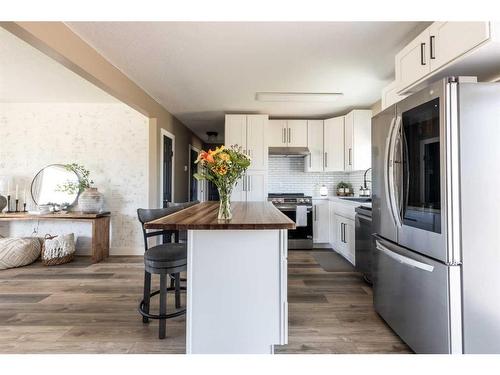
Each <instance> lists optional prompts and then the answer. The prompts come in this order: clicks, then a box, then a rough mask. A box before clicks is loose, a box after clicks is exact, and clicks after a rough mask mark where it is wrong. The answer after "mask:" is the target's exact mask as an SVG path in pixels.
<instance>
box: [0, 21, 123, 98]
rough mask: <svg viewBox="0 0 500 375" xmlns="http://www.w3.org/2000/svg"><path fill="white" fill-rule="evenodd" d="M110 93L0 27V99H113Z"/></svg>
mask: <svg viewBox="0 0 500 375" xmlns="http://www.w3.org/2000/svg"><path fill="white" fill-rule="evenodd" d="M116 101H117V100H116V99H115V98H113V97H112V96H110V95H108V94H106V93H105V92H104V91H102V90H101V89H99V88H98V87H96V86H94V85H93V84H91V83H90V82H88V81H86V80H85V79H83V78H81V77H80V76H78V75H77V74H75V73H73V72H72V71H70V70H69V69H67V68H66V67H64V66H63V65H61V64H60V63H58V62H57V61H55V60H53V59H52V58H50V57H48V56H47V55H45V54H44V53H42V52H40V51H39V50H37V49H36V48H34V47H32V46H30V45H29V44H27V43H26V42H24V41H23V40H21V39H19V38H18V37H16V36H15V35H13V34H11V33H9V32H8V31H7V30H5V29H3V28H1V27H0V102H11V103H23V102H28V103H30V102H31V103H42V102H65V103H71V102H78V103H89V102H90V103H107V102H116Z"/></svg>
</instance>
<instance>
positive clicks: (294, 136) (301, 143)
mask: <svg viewBox="0 0 500 375" xmlns="http://www.w3.org/2000/svg"><path fill="white" fill-rule="evenodd" d="M287 127H288V129H287V141H288V147H307V120H287Z"/></svg>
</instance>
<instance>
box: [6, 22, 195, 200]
mask: <svg viewBox="0 0 500 375" xmlns="http://www.w3.org/2000/svg"><path fill="white" fill-rule="evenodd" d="M0 26H2V27H4V28H5V29H7V30H8V31H10V32H12V33H13V34H15V35H16V36H18V37H19V38H21V39H23V40H24V41H26V42H28V43H29V44H31V45H32V46H34V47H35V48H37V49H39V50H40V51H42V52H44V53H45V54H47V55H48V56H50V57H52V58H54V59H55V60H57V61H59V62H60V63H61V64H63V65H64V66H66V67H67V68H68V69H70V70H72V71H73V72H75V73H77V74H78V75H80V76H82V77H83V78H85V79H86V80H88V81H90V82H92V83H93V84H95V85H96V86H98V87H100V88H101V89H103V90H104V91H106V92H107V93H109V94H110V95H113V96H114V97H116V98H117V99H119V100H120V101H122V102H123V103H125V104H127V105H129V106H131V107H132V108H134V109H136V110H137V111H139V112H141V113H142V114H144V115H145V116H147V117H149V118H150V121H149V127H150V129H149V142H150V144H149V156H148V158H149V164H148V174H149V181H150V189H149V191H148V199H149V205H150V206H151V207H154V206H157V205H158V204H159V202H158V198H159V192H158V187H159V185H160V181H159V175H160V158H159V152H160V147H159V145H160V128H164V129H166V130H167V131H169V132H171V133H173V134H174V135H175V155H176V165H175V177H174V180H175V187H174V194H175V196H174V200H175V201H178V202H180V201H184V200H186V199H187V194H188V193H187V192H188V173H187V172H185V171H184V165H187V163H188V157H189V154H188V145H189V144H190V143H191V144H193V145H194V146H196V147H200V146H201V141H200V140H199V139H198V138H197V137H196V136H195V135H194V134H193V133H192V132H191V131H190V130H189V129H188V128H187V127H185V126H184V125H183V124H182V123H181V122H180V121H178V120H177V119H176V118H175V117H174V116H172V115H171V114H170V113H169V112H168V111H167V110H166V109H165V108H163V107H162V106H161V105H160V104H159V103H157V102H156V101H155V100H154V99H153V98H152V97H150V96H149V95H148V94H147V93H146V92H145V91H144V90H142V89H141V88H140V87H139V86H137V85H136V84H135V83H134V82H132V81H131V80H130V79H129V78H128V77H127V76H126V75H124V74H123V73H122V72H121V71H120V70H118V69H117V68H116V67H114V66H113V65H112V64H111V63H110V62H109V61H107V60H106V59H105V58H104V57H103V56H101V55H100V54H99V53H98V52H97V51H96V50H95V49H93V48H92V47H91V46H90V45H88V44H87V43H85V42H84V41H83V40H82V39H81V38H80V37H79V36H78V35H76V34H75V33H73V31H71V29H69V28H68V27H67V26H66V25H65V24H64V23H62V22H0Z"/></svg>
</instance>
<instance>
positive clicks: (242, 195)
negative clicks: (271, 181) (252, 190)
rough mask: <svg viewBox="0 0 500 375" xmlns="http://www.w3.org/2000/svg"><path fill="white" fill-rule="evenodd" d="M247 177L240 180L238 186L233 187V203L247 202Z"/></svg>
mask: <svg viewBox="0 0 500 375" xmlns="http://www.w3.org/2000/svg"><path fill="white" fill-rule="evenodd" d="M246 178H247V177H246V175H245V176H243V177H242V178H240V179H239V180H238V181H237V182H236V185H235V186H234V187H233V191H232V192H231V201H232V202H245V201H246V200H247V192H246V184H247V179H246Z"/></svg>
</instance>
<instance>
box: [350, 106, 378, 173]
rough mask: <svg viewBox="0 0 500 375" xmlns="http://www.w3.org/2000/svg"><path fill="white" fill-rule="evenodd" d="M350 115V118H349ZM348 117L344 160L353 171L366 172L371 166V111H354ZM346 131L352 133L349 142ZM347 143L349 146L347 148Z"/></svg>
mask: <svg viewBox="0 0 500 375" xmlns="http://www.w3.org/2000/svg"><path fill="white" fill-rule="evenodd" d="M351 114H352V116H349V115H351ZM349 115H347V116H346V127H345V128H346V149H347V155H346V159H347V162H348V163H349V164H348V165H347V167H348V168H349V170H353V171H361V170H366V169H368V168H370V167H371V166H372V111H371V110H366V109H356V110H354V111H351V112H350V114H349ZM348 118H349V120H348ZM348 123H349V126H348ZM348 129H349V132H351V133H352V136H349V140H348V139H347V137H348V135H347V134H348ZM349 142H350V146H349V147H348V146H347V145H348V143H349ZM349 148H350V152H349ZM346 170H347V169H346Z"/></svg>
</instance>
